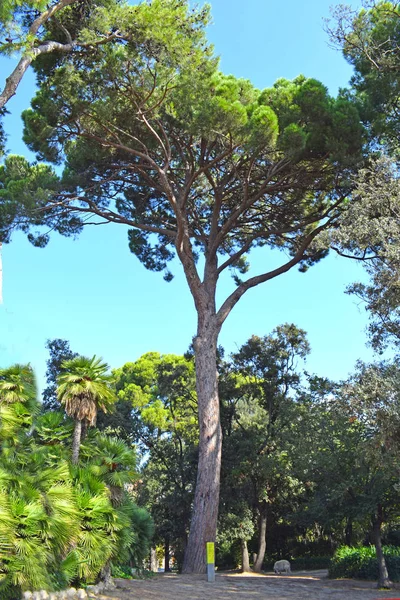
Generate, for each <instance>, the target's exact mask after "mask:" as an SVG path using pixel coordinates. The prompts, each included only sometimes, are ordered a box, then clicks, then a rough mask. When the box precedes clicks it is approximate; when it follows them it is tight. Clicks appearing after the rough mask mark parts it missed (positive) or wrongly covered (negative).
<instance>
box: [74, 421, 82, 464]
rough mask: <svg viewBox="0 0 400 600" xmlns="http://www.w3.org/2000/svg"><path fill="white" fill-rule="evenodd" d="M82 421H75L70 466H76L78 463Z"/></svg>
mask: <svg viewBox="0 0 400 600" xmlns="http://www.w3.org/2000/svg"><path fill="white" fill-rule="evenodd" d="M81 433H82V421H80V420H79V419H76V420H75V429H74V437H73V439H72V464H73V465H77V464H78V461H79V450H80V447H81Z"/></svg>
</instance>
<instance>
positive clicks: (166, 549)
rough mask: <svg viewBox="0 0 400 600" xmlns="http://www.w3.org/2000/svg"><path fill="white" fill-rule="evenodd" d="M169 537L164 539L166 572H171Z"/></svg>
mask: <svg viewBox="0 0 400 600" xmlns="http://www.w3.org/2000/svg"><path fill="white" fill-rule="evenodd" d="M170 570H171V569H170V568H169V537H166V538H165V540H164V572H165V573H169V572H170Z"/></svg>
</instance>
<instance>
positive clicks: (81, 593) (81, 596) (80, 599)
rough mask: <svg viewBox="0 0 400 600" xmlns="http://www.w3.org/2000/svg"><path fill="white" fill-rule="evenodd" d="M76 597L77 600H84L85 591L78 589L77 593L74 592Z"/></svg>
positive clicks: (85, 596)
mask: <svg viewBox="0 0 400 600" xmlns="http://www.w3.org/2000/svg"><path fill="white" fill-rule="evenodd" d="M76 597H77V598H78V600H85V598H87V593H86V590H84V589H82V588H80V589H79V590H78V591H77V592H76Z"/></svg>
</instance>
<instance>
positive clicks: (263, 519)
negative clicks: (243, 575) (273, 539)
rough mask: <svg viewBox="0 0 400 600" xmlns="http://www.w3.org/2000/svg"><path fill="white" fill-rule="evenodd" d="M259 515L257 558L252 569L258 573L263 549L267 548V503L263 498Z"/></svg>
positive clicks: (262, 558) (262, 560)
mask: <svg viewBox="0 0 400 600" xmlns="http://www.w3.org/2000/svg"><path fill="white" fill-rule="evenodd" d="M259 511H260V517H259V520H258V554H257V560H256V561H255V563H254V570H255V571H256V573H260V572H261V569H262V565H263V562H264V557H265V550H266V548H267V503H266V501H265V500H263V501H262V503H261V506H260V508H259Z"/></svg>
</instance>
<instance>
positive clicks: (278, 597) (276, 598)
mask: <svg viewBox="0 0 400 600" xmlns="http://www.w3.org/2000/svg"><path fill="white" fill-rule="evenodd" d="M115 581H116V586H117V587H116V589H115V590H114V591H113V592H109V593H108V596H107V597H108V598H110V597H112V598H114V599H116V600H117V599H118V600H131V599H132V600H133V599H135V598H137V599H140V600H226V599H232V600H292V599H293V600H294V599H296V600H375V599H376V600H377V599H378V598H386V599H387V600H389V598H390V600H393V599H395V600H400V590H398V589H397V590H391V591H381V590H378V589H377V587H376V583H374V582H369V581H354V580H349V579H341V580H332V579H328V578H327V571H325V570H323V571H322V570H321V571H301V572H295V573H293V574H292V575H279V576H278V575H274V574H272V573H271V574H269V573H266V574H262V575H259V574H241V573H233V572H229V573H218V574H217V576H216V580H215V583H207V581H206V579H205V576H203V575H176V574H170V573H165V574H158V575H155V577H154V578H152V579H148V580H124V579H117V580H115ZM104 598H105V597H104Z"/></svg>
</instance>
